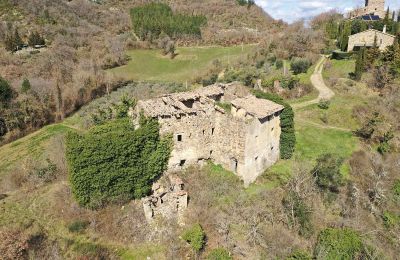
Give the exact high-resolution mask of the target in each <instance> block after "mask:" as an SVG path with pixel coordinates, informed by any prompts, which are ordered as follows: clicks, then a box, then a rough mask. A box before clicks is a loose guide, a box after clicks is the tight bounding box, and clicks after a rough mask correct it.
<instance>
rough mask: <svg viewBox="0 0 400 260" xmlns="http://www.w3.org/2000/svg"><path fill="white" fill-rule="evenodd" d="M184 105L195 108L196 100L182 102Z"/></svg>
mask: <svg viewBox="0 0 400 260" xmlns="http://www.w3.org/2000/svg"><path fill="white" fill-rule="evenodd" d="M182 103H183V104H184V105H185V106H186V107H188V108H193V104H194V100H193V99H189V100H185V101H182Z"/></svg>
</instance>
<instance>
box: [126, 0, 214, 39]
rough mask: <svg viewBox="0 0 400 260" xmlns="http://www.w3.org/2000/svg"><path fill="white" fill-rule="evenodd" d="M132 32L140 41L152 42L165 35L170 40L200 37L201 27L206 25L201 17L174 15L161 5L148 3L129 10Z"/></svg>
mask: <svg viewBox="0 0 400 260" xmlns="http://www.w3.org/2000/svg"><path fill="white" fill-rule="evenodd" d="M131 18H132V25H133V29H134V31H135V32H136V33H137V34H138V36H139V37H140V38H141V39H142V40H153V39H157V38H159V37H160V35H161V34H166V35H168V36H170V37H172V38H179V37H182V36H197V37H201V29H200V28H201V26H203V25H205V24H206V23H207V18H206V17H205V16H203V15H185V14H174V13H173V12H172V9H171V7H169V6H168V5H167V4H163V3H150V4H146V5H143V6H139V7H135V8H133V9H131Z"/></svg>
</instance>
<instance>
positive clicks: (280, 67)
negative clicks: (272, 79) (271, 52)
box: [275, 60, 283, 69]
mask: <svg viewBox="0 0 400 260" xmlns="http://www.w3.org/2000/svg"><path fill="white" fill-rule="evenodd" d="M275 67H276V68H277V69H282V68H283V61H282V60H277V61H276V62H275Z"/></svg>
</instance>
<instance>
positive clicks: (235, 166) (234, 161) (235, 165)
mask: <svg viewBox="0 0 400 260" xmlns="http://www.w3.org/2000/svg"><path fill="white" fill-rule="evenodd" d="M237 169H238V160H237V159H236V158H232V159H231V170H232V171H233V172H234V173H237Z"/></svg>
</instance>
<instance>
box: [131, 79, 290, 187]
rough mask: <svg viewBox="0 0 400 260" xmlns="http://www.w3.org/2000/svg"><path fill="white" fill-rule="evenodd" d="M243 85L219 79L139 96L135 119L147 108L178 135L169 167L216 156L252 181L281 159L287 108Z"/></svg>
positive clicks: (165, 129) (165, 130)
mask: <svg viewBox="0 0 400 260" xmlns="http://www.w3.org/2000/svg"><path fill="white" fill-rule="evenodd" d="M240 90H243V88H242V87H241V86H240V85H238V84H236V83H231V84H215V85H212V86H208V87H203V88H199V89H196V90H194V91H191V92H184V93H176V94H170V95H166V96H162V97H159V98H155V99H150V100H144V101H139V102H138V104H137V106H136V107H135V110H134V111H133V113H132V114H133V117H134V118H135V119H134V124H135V126H136V127H139V115H140V114H141V113H143V114H144V115H145V116H148V117H152V118H155V119H157V120H158V121H159V123H160V125H161V128H160V134H161V135H166V134H173V140H174V146H173V151H172V153H171V158H170V160H169V166H168V168H169V171H171V172H173V171H176V170H180V169H182V168H185V167H187V166H189V165H194V164H202V163H204V162H205V161H207V160H212V161H213V162H215V163H217V164H221V165H222V166H223V167H225V168H226V169H228V170H231V171H232V172H234V173H235V174H237V175H238V176H240V177H241V178H242V179H243V181H244V182H245V184H246V185H248V184H250V183H251V182H254V181H255V179H256V178H257V177H258V176H259V175H260V174H262V173H263V172H264V171H265V170H266V169H267V168H268V167H269V166H271V165H273V164H274V163H275V162H276V161H277V160H278V159H279V156H280V152H279V144H280V135H281V127H280V114H281V112H282V110H283V109H284V107H283V106H281V105H279V104H276V103H274V102H272V101H269V100H265V99H258V98H256V97H255V96H253V95H250V94H248V93H247V94H245V93H241V92H243V91H240ZM244 92H246V91H244Z"/></svg>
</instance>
